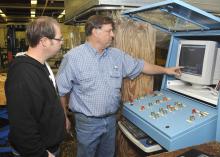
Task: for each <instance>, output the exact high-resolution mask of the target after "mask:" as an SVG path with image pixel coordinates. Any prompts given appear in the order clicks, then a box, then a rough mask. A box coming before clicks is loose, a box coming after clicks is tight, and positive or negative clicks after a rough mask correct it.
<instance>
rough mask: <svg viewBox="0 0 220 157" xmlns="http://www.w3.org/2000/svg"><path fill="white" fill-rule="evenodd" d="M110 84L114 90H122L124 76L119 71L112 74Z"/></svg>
mask: <svg viewBox="0 0 220 157" xmlns="http://www.w3.org/2000/svg"><path fill="white" fill-rule="evenodd" d="M110 80H111V81H110V83H111V86H113V87H114V88H121V82H122V76H121V73H120V72H119V71H116V70H115V71H111V72H110Z"/></svg>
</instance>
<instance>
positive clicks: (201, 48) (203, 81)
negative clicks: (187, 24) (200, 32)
mask: <svg viewBox="0 0 220 157" xmlns="http://www.w3.org/2000/svg"><path fill="white" fill-rule="evenodd" d="M217 53H218V43H217V42H215V41H204V40H180V42H179V45H178V53H177V60H176V65H177V66H183V68H182V69H181V71H182V75H181V76H180V77H179V79H180V80H182V81H185V82H189V83H191V84H192V85H193V86H195V87H199V86H203V85H212V84H216V83H217V82H218V80H219V79H220V71H219V70H220V66H219V64H218V62H220V60H219V58H220V57H219V56H220V55H219V56H217ZM216 58H218V59H216ZM217 60H219V61H217Z"/></svg>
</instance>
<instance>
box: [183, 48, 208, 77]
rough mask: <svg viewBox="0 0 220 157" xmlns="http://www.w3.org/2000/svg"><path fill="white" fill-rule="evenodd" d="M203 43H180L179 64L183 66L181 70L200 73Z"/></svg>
mask: <svg viewBox="0 0 220 157" xmlns="http://www.w3.org/2000/svg"><path fill="white" fill-rule="evenodd" d="M204 55H205V45H182V47H181V50H180V57H179V66H183V67H184V68H183V69H181V70H182V72H184V73H188V74H192V75H197V76H200V75H202V68H203V60H204Z"/></svg>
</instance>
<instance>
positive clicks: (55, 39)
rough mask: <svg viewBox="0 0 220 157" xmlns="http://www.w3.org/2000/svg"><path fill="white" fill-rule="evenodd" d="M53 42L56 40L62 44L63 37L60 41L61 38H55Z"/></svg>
mask: <svg viewBox="0 0 220 157" xmlns="http://www.w3.org/2000/svg"><path fill="white" fill-rule="evenodd" d="M53 40H56V41H59V42H62V41H63V37H61V38H60V39H59V38H53Z"/></svg>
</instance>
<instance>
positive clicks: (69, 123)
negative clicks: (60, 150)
mask: <svg viewBox="0 0 220 157" xmlns="http://www.w3.org/2000/svg"><path fill="white" fill-rule="evenodd" d="M70 129H71V122H70V120H69V118H68V117H67V116H66V131H67V133H71V130H70Z"/></svg>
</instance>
